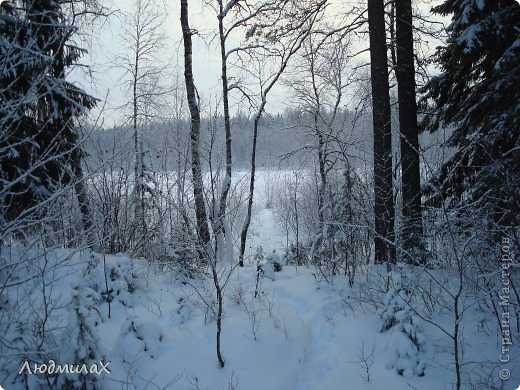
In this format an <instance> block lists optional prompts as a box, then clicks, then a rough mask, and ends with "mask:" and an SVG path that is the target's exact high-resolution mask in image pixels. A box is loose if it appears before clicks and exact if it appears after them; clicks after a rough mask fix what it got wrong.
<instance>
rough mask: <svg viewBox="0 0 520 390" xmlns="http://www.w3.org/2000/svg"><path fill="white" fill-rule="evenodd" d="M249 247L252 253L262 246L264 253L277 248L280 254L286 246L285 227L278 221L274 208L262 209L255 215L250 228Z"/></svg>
mask: <svg viewBox="0 0 520 390" xmlns="http://www.w3.org/2000/svg"><path fill="white" fill-rule="evenodd" d="M248 239H249V244H248V247H249V249H250V251H252V252H251V253H254V250H255V248H257V247H259V246H261V247H262V248H263V249H264V253H271V252H272V251H273V250H275V251H276V252H277V253H278V254H279V255H281V254H282V250H283V248H284V247H285V242H286V236H285V232H284V231H283V228H282V227H281V226H280V224H279V223H278V222H277V219H276V212H275V210H274V209H262V210H259V211H258V213H257V214H256V215H255V216H254V218H253V220H252V222H251V227H250V230H249V238H248Z"/></svg>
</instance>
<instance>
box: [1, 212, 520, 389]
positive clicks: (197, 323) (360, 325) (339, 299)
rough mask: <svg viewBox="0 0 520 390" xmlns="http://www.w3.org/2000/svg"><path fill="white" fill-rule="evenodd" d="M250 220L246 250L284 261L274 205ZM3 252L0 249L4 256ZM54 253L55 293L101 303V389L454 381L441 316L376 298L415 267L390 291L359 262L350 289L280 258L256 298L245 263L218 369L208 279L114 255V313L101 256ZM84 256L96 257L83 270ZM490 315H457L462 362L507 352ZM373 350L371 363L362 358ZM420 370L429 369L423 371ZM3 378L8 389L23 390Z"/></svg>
mask: <svg viewBox="0 0 520 390" xmlns="http://www.w3.org/2000/svg"><path fill="white" fill-rule="evenodd" d="M252 228H253V230H254V232H253V233H252V235H251V241H250V243H251V244H250V245H251V247H252V248H251V252H252V253H256V254H257V256H256V258H257V260H259V261H260V260H261V259H263V260H264V261H267V264H268V263H269V262H274V261H281V259H280V253H282V252H281V249H282V248H283V242H284V233H283V231H282V229H281V228H280V226H279V225H278V223H277V219H276V216H275V210H273V209H267V208H260V209H259V210H257V211H256V213H255V215H254V218H253V221H252ZM260 246H261V247H262V250H261V251H260V249H259V247H260ZM228 250H229V248H228ZM21 251H22V250H21V249H17V248H11V256H13V257H14V258H16V257H17V256H21V254H20V253H19V252H21ZM273 251H274V252H273ZM6 253H8V251H7V250H6V249H5V248H4V250H3V251H2V255H3V256H4V254H6ZM52 255H53V256H55V257H56V259H57V260H56V261H57V262H58V263H60V262H61V263H63V259H64V258H65V259H68V261H69V262H70V267H66V268H67V276H66V277H64V278H61V279H59V278H58V279H59V283H56V285H55V286H54V291H53V294H55V296H56V297H58V296H61V297H62V298H63V297H68V296H70V291H71V286H78V285H79V286H81V292H77V293H76V296H81V297H82V298H81V300H83V301H85V302H87V301H88V302H95V301H97V310H98V311H99V314H100V315H98V313H97V312H92V313H91V314H92V318H96V321H97V323H98V324H97V326H95V329H97V337H98V338H99V348H100V351H102V356H103V358H104V359H106V360H107V361H110V370H111V373H110V374H104V375H103V378H102V379H103V382H102V388H103V389H120V388H121V387H126V386H127V385H128V386H129V387H133V388H137V389H143V388H152V387H159V388H163V387H167V386H168V384H169V383H170V384H171V387H170V388H173V389H197V388H200V389H229V388H233V386H236V388H237V389H247V390H320V389H323V390H334V389H345V388H351V389H389V390H392V389H396V390H400V389H407V388H416V389H421V390H429V389H435V390H437V389H451V388H453V384H454V382H455V375H454V372H453V369H452V367H453V354H452V351H453V346H452V344H451V343H452V341H451V340H450V339H449V338H448V337H446V335H445V334H443V333H442V332H441V331H440V330H439V329H438V328H437V327H436V326H433V325H431V324H429V323H425V322H421V321H419V319H418V318H417V317H416V316H413V315H411V313H410V312H409V311H406V310H400V309H395V311H394V314H395V317H396V319H397V321H398V324H400V325H396V326H395V327H394V328H392V329H390V330H389V331H384V332H381V325H382V323H383V320H384V318H383V319H382V318H381V311H380V309H381V307H383V306H384V305H386V306H387V307H401V308H403V307H406V300H407V296H406V295H405V294H404V293H403V292H402V291H403V290H402V288H403V285H404V284H405V283H406V280H407V278H408V279H409V278H410V277H411V276H410V275H407V274H406V275H405V276H403V275H402V274H401V273H399V272H394V273H393V274H392V276H393V277H392V280H393V288H392V289H391V290H390V291H389V292H388V294H387V295H386V297H385V296H384V293H383V292H382V291H383V287H381V286H379V287H378V286H377V285H371V286H369V285H368V283H367V280H368V276H367V274H366V272H373V273H374V272H375V273H378V275H380V276H381V275H385V274H386V271H385V270H384V268H380V267H379V268H378V266H371V267H369V268H364V273H362V272H360V274H359V277H358V279H357V281H356V283H355V284H354V287H352V288H350V287H349V286H348V282H347V280H346V277H345V276H343V275H338V276H337V278H336V279H335V280H334V284H332V285H329V284H325V283H317V282H316V277H315V275H314V274H315V272H316V270H315V269H314V268H312V267H305V266H299V267H297V268H296V267H294V266H292V265H285V264H284V265H283V269H282V271H280V272H276V273H274V272H270V273H269V275H268V276H269V277H262V278H261V279H260V286H259V290H260V294H259V297H258V298H254V291H255V284H256V272H255V264H252V263H251V262H249V263H246V266H245V267H243V268H237V269H236V270H235V271H234V272H233V274H232V275H231V278H230V280H229V283H228V285H227V286H226V288H225V290H224V315H223V325H222V354H223V358H224V360H225V366H224V368H220V366H219V364H218V361H217V357H216V351H215V340H216V324H215V318H214V316H213V315H211V310H210V309H209V308H208V307H207V305H206V303H209V304H210V305H214V303H215V302H214V301H215V292H214V290H211V287H210V286H211V284H207V283H198V282H197V281H194V280H191V282H190V284H191V285H190V284H186V283H185V282H184V281H183V279H182V278H180V277H177V275H176V274H174V273H173V272H171V271H170V272H160V270H158V269H156V268H157V267H153V266H152V265H151V264H150V263H148V262H147V261H146V260H144V259H130V258H129V257H128V256H126V255H124V254H119V255H114V256H112V255H110V256H109V255H107V256H106V258H105V260H106V270H107V283H108V287H109V289H113V293H112V297H113V300H112V302H111V303H110V309H111V315H110V317H108V309H109V307H108V303H107V302H106V300H100V298H99V296H100V295H101V296H102V295H103V293H104V292H105V281H104V274H103V263H104V262H103V256H102V255H99V254H95V253H90V252H88V251H82V252H78V253H73V252H70V251H67V250H63V249H61V250H57V251H56V252H54V253H53V254H52ZM47 256H51V255H50V254H47ZM251 257H253V256H251ZM88 259H90V260H92V259H94V260H95V261H91V262H90V266H89V268H88V269H89V272H88V273H87V272H86V269H87V266H86V264H87V260H88ZM383 279H384V278H381V280H383ZM374 280H375V278H374ZM377 288H380V289H381V295H380V296H379V298H377V299H375V298H374V300H373V302H372V301H371V299H370V295H369V292H370V291H374V290H375V289H377ZM78 294H79V295H78ZM81 294H82V295H81ZM202 299H204V300H205V301H206V303H204V302H203V300H202ZM378 299H379V303H377V302H378ZM374 302H375V303H374ZM374 304H377V305H379V309H376V308H375V307H374ZM85 307H87V306H86V305H84V306H82V308H81V310H85ZM85 314H87V313H85ZM55 315H57V313H55ZM65 315H66V311H65V312H64V316H65ZM64 318H65V321H66V318H67V317H66V316H65V317H64ZM433 320H434V321H435V322H436V323H438V324H440V325H442V326H443V327H445V328H446V329H451V328H450V327H452V325H453V322H452V321H453V318H452V317H451V316H450V314H449V313H447V312H443V313H438V314H436V315H435V316H434V318H433ZM493 321H494V319H493V318H490V317H489V316H486V315H484V314H483V313H482V312H479V311H478V310H476V308H475V309H473V308H472V309H468V312H467V313H466V315H465V316H464V318H463V323H462V325H463V329H464V343H465V344H464V359H465V360H466V361H468V362H475V361H482V362H494V361H497V359H498V355H499V353H500V351H499V345H498V344H497V334H496V333H495V332H494V331H491V329H494V327H495V325H496V324H495V323H494V322H493ZM89 324H90V325H92V321H90V322H89ZM483 324H484V325H483ZM91 327H94V326H93V325H92V326H91ZM482 327H484V328H486V329H487V331H486V332H483V331H482V330H481V329H482ZM409 335H412V336H413V337H416V338H417V339H418V340H419V342H420V344H421V343H423V342H424V343H426V341H428V344H429V346H428V348H426V349H425V351H422V352H421V353H418V352H419V351H418V348H417V346H416V345H415V344H414V343H413V342H412V341H411V339H410V337H409ZM78 347H79V348H78V353H79V355H81V356H85V353H86V352H85V350H82V349H81V347H82V346H78ZM371 351H373V361H372V363H363V361H364V360H363V359H364V358H368V357H369V356H368V355H369V354H370V352H371ZM63 356H70V355H66V354H65V355H63ZM367 361H368V362H370V359H368V360H367ZM60 363H63V364H65V363H71V364H72V363H75V362H65V361H63V362H60ZM367 364H368V366H367ZM367 367H368V368H367ZM516 368H518V367H516ZM367 369H368V372H369V375H368V376H367V374H366V373H367ZM422 369H424V376H419V375H418V373H420V372H421V371H422ZM512 372H513V374H515V372H514V371H512ZM400 374H402V375H400ZM368 378H369V379H370V380H368ZM2 380H3V379H2V378H0V384H1V385H3V386H4V387H5V388H8V389H17V388H23V386H21V384H17V385H14V386H9V383H10V382H2ZM515 380H516V379H515ZM509 383H511V384H514V382H513V381H512V380H511V382H509ZM6 386H7V387H6ZM16 386H18V387H16ZM511 388H513V387H511Z"/></svg>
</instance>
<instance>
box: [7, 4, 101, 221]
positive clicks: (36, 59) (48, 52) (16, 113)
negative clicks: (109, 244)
mask: <svg viewBox="0 0 520 390" xmlns="http://www.w3.org/2000/svg"><path fill="white" fill-rule="evenodd" d="M64 4H65V3H64V2H63V1H58V0H20V1H11V2H8V3H7V2H6V3H4V4H3V5H2V7H1V9H0V69H2V71H1V72H0V166H1V169H0V208H1V213H0V215H1V218H2V219H4V222H9V221H13V220H15V219H17V218H20V215H22V216H23V215H26V214H27V213H31V214H32V211H34V206H37V205H38V204H40V203H41V202H42V201H45V200H47V199H49V198H51V197H52V195H53V193H55V191H56V190H57V189H58V188H60V187H62V186H63V185H67V184H70V183H71V182H72V180H73V179H74V177H76V176H78V175H81V168H80V166H79V164H78V161H79V160H80V158H81V157H82V150H81V149H80V148H79V146H78V133H77V131H76V127H75V125H76V123H75V119H77V118H78V117H79V116H80V115H82V114H84V113H85V112H86V111H87V110H88V109H90V108H92V107H93V106H94V104H95V99H94V98H92V97H91V96H89V95H87V94H86V93H85V92H84V91H82V90H81V89H79V88H78V87H77V86H75V85H74V84H72V83H70V82H68V81H67V80H66V74H65V72H66V70H67V69H68V68H69V67H71V66H72V65H74V64H75V63H76V61H77V60H78V58H79V57H80V56H81V54H82V53H83V50H82V49H80V48H78V47H77V46H75V45H74V44H72V43H71V37H72V36H73V35H74V33H75V32H76V28H75V26H73V25H71V24H69V23H68V21H67V18H66V16H65V13H64V10H63V9H62V8H63V7H64ZM76 190H77V191H78V190H81V188H79V187H76ZM82 199H83V200H85V199H86V198H85V197H83V198H82ZM80 201H81V199H80ZM81 206H82V211H85V210H86V209H85V208H84V207H83V206H84V205H81ZM38 212H39V213H40V214H42V213H44V211H43V210H42V209H41V208H40V209H39V210H38Z"/></svg>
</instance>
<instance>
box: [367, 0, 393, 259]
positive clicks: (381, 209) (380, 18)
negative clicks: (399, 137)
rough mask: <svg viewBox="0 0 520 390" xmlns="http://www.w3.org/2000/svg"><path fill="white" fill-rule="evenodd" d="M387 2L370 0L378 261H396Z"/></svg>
mask: <svg viewBox="0 0 520 390" xmlns="http://www.w3.org/2000/svg"><path fill="white" fill-rule="evenodd" d="M384 15H385V12H384V3H383V2H382V1H379V0H368V30H369V35H370V78H371V87H372V126H373V129H374V227H375V237H374V241H375V261H376V263H383V262H388V263H394V262H395V246H394V237H395V234H394V218H395V209H394V195H393V183H392V127H391V123H390V95H389V90H390V87H389V84H388V64H387V62H388V61H387V53H386V31H385V20H384Z"/></svg>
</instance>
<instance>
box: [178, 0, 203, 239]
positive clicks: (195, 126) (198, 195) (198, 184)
mask: <svg viewBox="0 0 520 390" xmlns="http://www.w3.org/2000/svg"><path fill="white" fill-rule="evenodd" d="M181 27H182V37H183V40H184V79H185V81H186V94H187V99H188V106H189V109H190V114H191V171H192V175H193V178H192V180H193V196H194V198H195V215H196V219H197V234H198V236H199V240H200V242H201V243H202V244H204V245H206V244H208V242H209V240H210V234H209V228H208V218H207V214H206V205H205V203H204V192H203V189H204V187H203V183H202V170H201V164H200V156H199V140H200V111H199V102H198V99H197V93H196V91H195V82H194V81H193V67H192V43H191V35H192V34H193V33H192V31H191V29H190V25H189V21H188V0H181Z"/></svg>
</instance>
